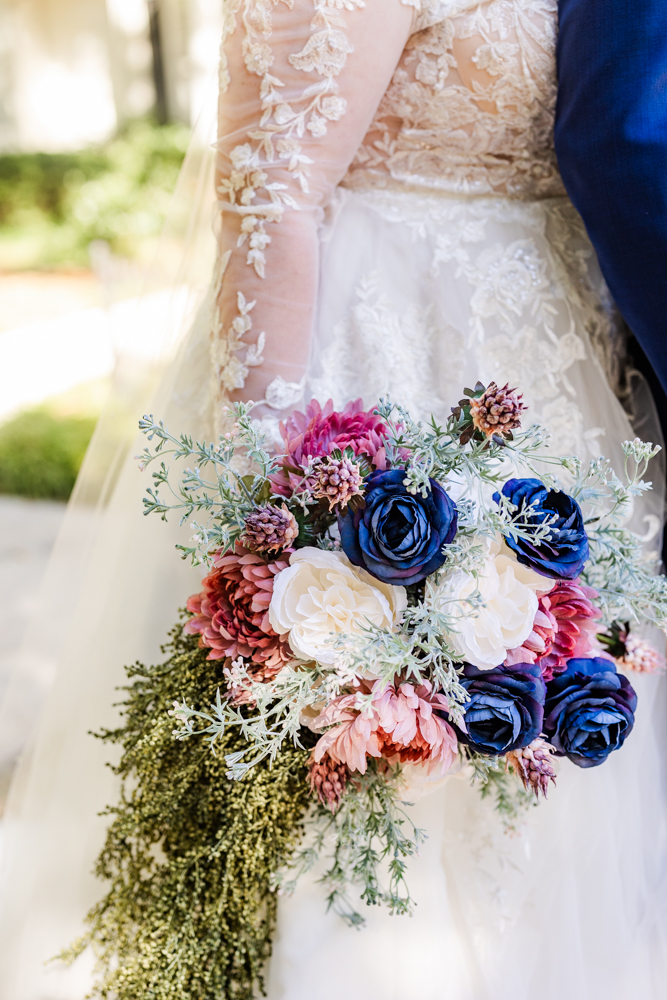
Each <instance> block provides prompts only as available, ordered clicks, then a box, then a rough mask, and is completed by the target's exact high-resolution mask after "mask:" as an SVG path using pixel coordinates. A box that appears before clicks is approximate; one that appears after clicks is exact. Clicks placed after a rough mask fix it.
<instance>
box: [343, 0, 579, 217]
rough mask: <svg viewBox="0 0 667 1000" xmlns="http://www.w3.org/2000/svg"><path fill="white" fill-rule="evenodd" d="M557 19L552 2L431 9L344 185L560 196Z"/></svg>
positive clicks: (450, 0) (467, 1) (454, 1)
mask: <svg viewBox="0 0 667 1000" xmlns="http://www.w3.org/2000/svg"><path fill="white" fill-rule="evenodd" d="M556 15H557V0H490V2H487V3H478V2H477V0H436V2H434V3H432V4H431V9H430V11H429V12H427V13H425V14H423V15H422V20H421V23H422V24H424V25H426V24H428V25H430V26H429V27H426V28H425V29H424V30H421V31H418V32H415V33H414V34H413V35H412V36H411V38H410V39H409V40H408V43H407V46H406V48H405V51H404V53H403V55H402V56H401V60H400V63H399V66H398V68H397V70H396V72H395V73H394V76H393V78H392V81H391V84H390V86H389V88H388V90H387V92H386V94H385V96H384V97H383V99H382V102H381V104H380V107H379V108H378V111H377V113H376V115H375V118H374V121H373V125H372V127H371V129H370V131H369V133H368V135H367V136H366V137H365V139H364V141H363V143H362V145H361V148H360V149H359V152H358V153H357V156H356V158H355V161H354V163H353V164H352V167H351V170H350V172H349V174H348V176H347V178H346V179H345V181H344V183H345V184H346V186H349V187H359V186H361V187H368V186H377V185H378V184H383V185H386V184H388V183H394V184H396V183H398V184H400V185H401V186H403V187H404V186H406V185H411V186H414V187H427V188H429V189H436V190H441V191H449V192H453V193H463V194H494V193H501V194H505V195H510V196H512V197H520V198H540V197H548V196H552V195H560V194H563V193H564V192H563V187H562V183H561V180H560V176H559V173H558V168H557V165H556V157H555V153H554V147H553V123H554V112H555V103H556V72H555V43H556ZM434 21H435V23H434Z"/></svg>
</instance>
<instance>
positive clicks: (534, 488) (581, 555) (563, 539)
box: [493, 479, 588, 580]
mask: <svg viewBox="0 0 667 1000" xmlns="http://www.w3.org/2000/svg"><path fill="white" fill-rule="evenodd" d="M503 495H504V496H506V497H507V498H508V500H511V501H512V503H513V504H516V506H517V507H518V509H519V512H520V511H522V510H524V509H525V508H526V507H528V506H529V505H530V504H532V505H533V507H532V511H531V513H530V514H528V515H527V516H526V519H525V522H524V526H525V527H526V528H528V529H529V530H530V527H531V525H534V526H535V527H536V528H537V527H538V526H539V525H541V524H543V522H544V521H545V520H550V521H551V522H552V523H551V525H550V531H551V537H550V538H549V540H548V541H545V540H543V541H541V542H535V543H533V542H531V541H529V540H528V539H525V538H517V539H514V538H512V537H511V536H508V535H506V536H505V541H506V542H507V544H508V545H509V547H510V548H511V549H513V550H514V551H515V552H516V555H517V559H518V560H519V562H520V563H523V565H524V566H530V568H531V569H534V570H535V571H536V572H537V573H542V574H543V575H544V576H550V577H555V578H556V579H559V580H575V579H576V578H577V577H578V576H579V574H580V573H581V571H582V569H583V568H584V565H585V563H586V560H587V559H588V537H587V535H586V530H585V528H584V518H583V515H582V513H581V507H580V506H579V504H578V503H577V501H576V500H574V499H573V497H571V496H568V494H567V493H562V492H561V491H560V490H548V489H547V488H546V486H545V485H544V483H541V482H540V480H539V479H510V480H508V481H507V482H506V483H505V485H504V486H503ZM493 499H494V500H495V501H496V503H498V501H499V500H500V496H499V495H498V494H497V493H495V494H494V497H493ZM554 514H555V515H556V516H555V518H554Z"/></svg>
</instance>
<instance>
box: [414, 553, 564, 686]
mask: <svg viewBox="0 0 667 1000" xmlns="http://www.w3.org/2000/svg"><path fill="white" fill-rule="evenodd" d="M533 577H535V578H537V577H538V574H537V573H533V572H532V570H526V567H524V566H520V565H519V564H518V563H517V562H515V561H513V560H512V559H510V558H509V557H508V556H506V555H492V556H491V558H490V559H489V560H488V562H487V563H486V564H485V566H484V567H483V569H482V570H481V571H480V573H479V574H478V577H477V580H475V577H474V576H473V575H472V573H466V572H464V571H463V570H456V571H455V572H454V573H452V575H451V576H450V577H448V578H447V579H446V580H444V581H443V583H441V584H440V585H439V586H438V587H432V586H430V587H429V589H428V591H427V600H428V601H429V603H431V604H432V605H433V607H435V608H436V610H439V611H442V612H443V613H445V614H448V615H454V616H457V622H456V630H455V631H452V632H451V633H450V635H449V636H448V638H449V640H450V642H451V644H452V646H453V647H454V649H455V650H456V651H457V653H458V654H459V656H460V657H461V658H462V659H464V660H466V661H467V662H468V663H472V664H473V666H475V667H478V668H479V669H480V670H491V669H492V668H493V667H497V666H499V664H501V663H503V662H504V660H505V658H506V656H507V650H508V649H515V648H516V647H517V646H520V645H521V644H522V642H523V641H524V639H527V638H528V636H529V635H530V633H531V632H532V629H533V622H534V620H535V614H536V612H537V594H536V593H535V590H536V589H537V580H535V579H533ZM522 578H525V579H526V580H527V582H523V580H522ZM541 579H542V580H544V577H542V578H541ZM549 584H550V581H548V580H545V582H544V585H543V586H542V587H541V589H543V590H548V589H549ZM475 590H479V592H480V594H481V596H482V600H483V602H484V603H483V605H482V606H480V607H473V606H471V605H470V604H469V603H468V601H467V600H466V599H467V598H470V596H471V595H472V594H473V593H474V592H475Z"/></svg>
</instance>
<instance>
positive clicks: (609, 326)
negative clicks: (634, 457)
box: [312, 189, 617, 457]
mask: <svg viewBox="0 0 667 1000" xmlns="http://www.w3.org/2000/svg"><path fill="white" fill-rule="evenodd" d="M354 197H355V198H361V199H362V200H363V203H364V204H365V205H366V206H368V208H370V209H371V210H372V211H374V212H376V213H378V214H379V215H380V216H381V217H382V218H383V219H385V220H386V221H387V222H391V223H394V224H399V225H401V226H403V227H404V231H405V232H406V234H407V235H406V237H404V249H403V250H402V251H401V252H402V253H404V254H405V256H406V259H415V255H414V254H413V253H412V252H411V251H410V249H409V241H410V240H412V241H413V242H419V243H422V244H424V245H425V246H426V248H427V253H430V281H431V282H432V284H431V286H430V287H431V288H432V294H431V295H430V296H429V298H432V304H431V306H430V307H429V308H428V309H425V308H424V307H422V306H418V305H417V304H416V303H412V302H410V303H408V304H407V306H406V304H405V303H404V302H401V304H400V306H398V305H397V303H396V301H393V300H392V299H391V298H390V297H389V294H388V291H387V282H386V281H384V280H383V279H382V276H381V275H374V276H372V278H367V279H366V280H365V281H363V282H362V283H361V285H360V286H359V287H358V288H357V292H356V294H357V300H358V301H357V303H356V304H355V305H353V306H352V307H351V309H350V312H349V317H348V319H347V320H346V321H345V322H343V323H338V324H337V325H336V326H335V328H334V330H333V332H332V335H331V337H330V343H329V346H328V347H327V348H326V350H325V352H324V355H323V357H322V359H321V361H320V365H319V367H320V369H321V371H318V373H317V376H316V378H315V379H314V380H313V382H312V386H313V388H314V390H315V391H316V394H317V395H319V396H320V397H321V398H322V399H324V398H328V395H332V396H333V397H334V399H335V400H336V401H338V400H339V399H342V397H344V396H345V389H346V387H347V392H348V395H349V392H350V391H353V394H354V393H357V394H359V395H362V394H365V393H368V394H369V398H371V395H372V393H371V390H372V391H373V392H375V393H376V395H382V394H385V393H387V392H389V394H390V395H391V394H392V391H393V392H394V393H396V394H400V395H401V397H402V398H405V399H407V401H408V405H409V406H410V408H411V410H412V412H413V413H414V415H415V416H418V417H422V416H428V414H429V413H430V412H433V413H435V414H436V416H438V417H439V418H442V419H444V418H445V417H446V416H447V415H448V413H449V406H450V405H451V402H452V400H454V399H455V397H456V392H457V391H458V389H457V387H458V386H459V384H460V383H461V382H462V380H465V378H477V377H481V378H482V379H486V380H490V379H491V378H493V379H495V380H496V381H498V382H499V383H501V382H503V383H504V382H506V381H508V382H510V383H511V384H512V385H520V386H521V389H522V392H523V393H524V398H525V400H526V402H527V403H528V404H529V406H530V409H531V415H532V417H533V418H534V419H536V420H538V421H539V422H540V423H542V424H544V426H546V427H547V428H548V429H549V431H550V432H551V434H552V438H553V447H554V450H556V451H557V452H558V453H559V454H572V453H573V454H579V455H582V456H584V455H586V454H588V455H589V456H591V457H594V456H597V455H599V454H600V444H599V441H598V438H599V437H600V436H601V434H602V431H601V430H600V429H599V428H595V427H592V428H589V429H585V421H584V418H583V414H582V412H581V408H580V406H579V398H578V391H579V386H580V383H579V382H578V381H577V380H576V379H575V382H574V383H573V381H572V380H571V379H570V373H573V372H574V373H576V378H577V379H578V378H579V374H578V373H579V364H580V363H581V362H587V363H589V360H588V359H590V357H591V348H593V349H594V350H595V349H596V348H597V343H596V341H597V342H600V343H606V344H610V343H611V344H613V343H614V340H615V338H617V333H616V330H615V327H614V324H613V322H612V317H611V315H610V312H609V311H608V310H607V309H605V307H604V304H603V302H602V301H601V298H600V285H601V282H599V283H596V281H595V274H594V273H593V275H592V274H591V272H590V270H589V269H590V267H591V265H592V264H594V255H593V251H592V248H591V247H590V244H587V242H586V237H585V230H584V227H583V223H582V222H581V219H580V218H579V216H578V215H577V213H576V211H575V210H574V208H573V207H572V205H571V204H570V203H569V202H567V201H566V200H565V199H554V200H553V201H545V202H535V203H533V204H527V203H526V202H523V201H515V200H513V199H508V198H504V199H488V198H474V199H469V200H461V199H450V198H442V197H440V196H437V195H434V194H418V193H417V192H414V191H405V192H398V191H394V190H389V191H387V190H382V189H371V190H368V191H366V192H364V193H361V192H358V193H357V194H355V195H354ZM517 230H518V231H519V232H522V233H523V236H522V238H520V239H511V238H505V239H503V237H504V236H505V235H506V234H508V235H509V233H511V232H516V231H517ZM416 259H419V260H423V258H422V257H421V255H420V256H419V257H418V258H416ZM427 259H428V258H427ZM424 263H425V262H424ZM423 266H424V264H420V265H419V270H418V273H417V274H416V275H415V280H416V281H417V285H416V287H417V288H418V287H420V286H422V287H425V285H426V282H427V280H429V272H428V264H425V266H426V271H425V272H424V271H422V270H421V269H422V268H423ZM419 274H421V277H419ZM452 288H455V289H456V294H455V296H454V297H452V296H451V294H448V290H451V289H452ZM584 331H585V332H584ZM586 335H588V338H587V336H586ZM587 340H588V341H590V345H591V346H590V347H589V346H588V342H587ZM439 349H444V350H446V360H443V359H442V358H439V357H438V350H439ZM596 353H597V351H596ZM599 359H600V360H601V362H603V363H604V361H605V358H604V357H600V358H599ZM608 377H609V376H608ZM364 387H365V388H364ZM397 398H398V395H397Z"/></svg>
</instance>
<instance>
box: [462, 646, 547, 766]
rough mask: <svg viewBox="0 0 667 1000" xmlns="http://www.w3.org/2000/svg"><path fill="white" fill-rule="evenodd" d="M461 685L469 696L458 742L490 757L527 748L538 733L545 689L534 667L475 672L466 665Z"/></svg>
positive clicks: (526, 665)
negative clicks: (463, 727) (463, 729)
mask: <svg viewBox="0 0 667 1000" xmlns="http://www.w3.org/2000/svg"><path fill="white" fill-rule="evenodd" d="M461 684H462V685H463V687H464V688H466V690H467V692H468V694H469V695H470V701H469V702H467V704H466V710H465V715H464V721H465V727H466V729H467V732H466V733H464V732H462V731H461V730H457V732H458V734H459V739H460V740H461V742H463V743H467V744H468V746H469V747H470V749H471V750H475V751H477V753H483V754H486V755H487V756H488V755H491V756H498V755H499V754H505V753H507V752H508V751H509V750H517V749H519V748H520V747H527V746H528V745H529V744H530V743H532V742H533V740H534V739H535V738H536V737H537V736H539V735H540V733H541V732H542V718H543V714H544V696H545V691H546V688H545V685H544V681H543V680H542V674H541V672H540V668H539V667H538V666H536V665H535V664H534V663H515V664H513V665H512V666H510V667H495V668H494V669H493V670H478V669H477V667H473V666H471V664H469V663H466V665H465V667H464V670H463V677H462V678H461Z"/></svg>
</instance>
